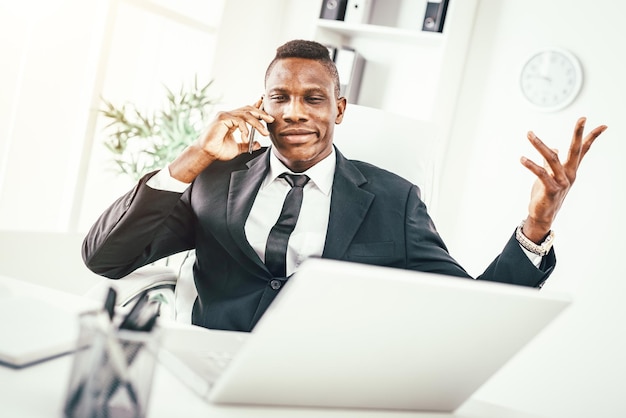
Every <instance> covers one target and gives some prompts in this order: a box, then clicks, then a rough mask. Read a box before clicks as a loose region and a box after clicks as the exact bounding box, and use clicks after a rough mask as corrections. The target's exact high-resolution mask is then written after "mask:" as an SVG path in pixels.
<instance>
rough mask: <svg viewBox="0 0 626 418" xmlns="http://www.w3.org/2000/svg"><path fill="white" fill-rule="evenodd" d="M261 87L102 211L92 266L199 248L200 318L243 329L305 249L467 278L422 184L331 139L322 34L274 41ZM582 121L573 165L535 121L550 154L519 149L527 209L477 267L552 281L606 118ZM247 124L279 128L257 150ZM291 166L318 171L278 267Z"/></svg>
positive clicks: (502, 275) (195, 317)
mask: <svg viewBox="0 0 626 418" xmlns="http://www.w3.org/2000/svg"><path fill="white" fill-rule="evenodd" d="M265 88H266V90H265V94H264V97H263V98H262V99H261V100H259V101H258V102H256V103H255V104H254V105H253V106H245V107H242V108H239V109H235V110H233V111H230V112H221V113H219V114H218V115H217V116H216V118H215V120H214V121H213V122H211V123H210V124H209V126H208V127H207V129H206V131H205V133H203V135H202V136H201V137H200V138H199V139H198V140H197V141H196V142H195V143H194V144H192V145H190V146H189V147H187V148H186V149H185V150H184V151H183V153H182V154H181V155H180V156H179V157H178V158H176V159H175V160H174V161H173V162H172V163H171V164H170V165H169V166H168V167H167V168H165V169H163V170H161V171H159V172H157V173H152V174H149V175H147V176H146V177H145V178H143V179H142V180H140V182H139V184H138V185H137V186H136V187H135V188H134V189H133V190H132V191H130V192H129V193H127V194H126V195H124V196H122V197H121V198H120V199H118V200H117V201H116V202H115V203H114V204H113V205H112V206H111V207H109V208H108V209H107V210H106V211H105V212H104V213H103V214H102V215H101V217H100V218H99V219H98V221H97V222H96V223H95V224H94V226H93V227H92V229H91V230H90V232H89V233H88V235H87V237H86V238H85V241H84V245H83V258H84V260H85V263H86V264H87V266H88V267H89V268H90V269H92V270H93V271H94V272H96V273H98V274H101V275H104V276H107V277H110V278H120V277H123V276H125V275H127V274H129V273H131V272H132V271H134V270H135V269H137V268H138V267H140V266H143V265H145V264H148V263H150V262H153V261H155V260H158V259H160V258H163V257H166V256H168V255H171V254H174V253H177V252H180V251H184V250H187V249H195V250H196V263H195V265H194V281H195V284H196V288H197V290H198V298H197V300H196V303H195V304H194V309H193V314H192V322H193V323H195V324H198V325H202V326H205V327H208V328H216V329H228V330H239V331H249V330H251V329H252V328H253V327H254V325H255V324H256V322H257V321H258V320H259V318H260V317H261V315H262V314H263V312H265V310H266V309H267V307H268V306H269V304H270V303H271V301H272V300H273V299H274V297H275V296H276V294H277V292H278V291H279V290H280V289H281V287H282V286H283V284H284V283H285V281H286V280H287V278H288V277H289V276H290V275H291V274H293V272H294V271H296V270H297V268H298V265H299V264H300V263H301V262H302V261H303V260H304V259H306V258H308V257H324V258H332V259H338V260H347V261H354V262H360V263H368V264H376V265H382V266H389V267H397V268H403V269H412V270H420V271H430V272H436V273H442V274H448V275H454V276H461V277H470V276H469V275H468V274H467V273H466V272H465V270H464V269H463V268H462V267H461V266H460V265H459V264H458V263H457V262H456V261H455V260H454V259H453V258H452V257H451V256H450V255H449V254H448V251H447V249H446V247H445V245H444V243H443V241H442V239H441V238H440V236H439V234H438V233H437V231H436V229H435V226H434V225H433V222H432V221H431V219H430V217H429V215H428V213H427V210H426V207H425V205H424V204H423V202H422V201H421V199H420V192H419V189H418V187H416V186H415V185H413V184H411V183H409V182H408V181H406V180H404V179H402V178H400V177H398V176H396V175H394V174H392V173H389V172H387V171H385V170H381V169H379V168H377V167H374V166H372V165H370V164H367V163H364V162H358V161H350V160H348V159H346V158H345V157H344V156H343V155H342V154H341V153H340V152H339V150H338V149H337V148H335V147H334V145H333V131H334V126H335V124H339V123H341V121H342V118H343V114H344V111H345V109H346V99H345V98H342V97H339V77H338V75H337V70H336V68H335V65H334V63H333V62H332V60H331V59H330V58H329V55H328V50H327V48H326V47H325V46H323V45H320V44H318V43H315V42H311V41H301V40H297V41H291V42H288V43H286V44H285V45H283V46H281V47H280V48H278V50H277V54H276V57H275V58H274V60H273V61H272V62H271V63H270V65H269V67H268V69H267V72H266V76H265ZM262 121H264V122H266V123H267V128H266V127H265V126H264V124H263V123H261V122H262ZM584 123H585V119H584V118H581V119H579V120H578V122H577V123H576V127H575V132H574V137H573V140H572V143H571V147H570V150H569V155H568V158H567V161H565V162H564V163H561V162H560V161H559V159H558V157H557V155H556V153H555V152H554V151H552V150H551V149H550V148H549V147H547V146H546V145H544V144H543V142H541V141H540V140H539V139H538V138H537V137H536V136H535V135H534V134H532V133H529V135H528V139H529V140H530V142H531V143H532V144H533V145H534V147H535V148H536V149H537V150H538V151H539V152H540V153H541V155H543V157H544V158H545V159H546V161H547V164H546V166H545V168H544V167H541V166H539V165H537V164H535V163H533V162H532V161H530V160H528V159H526V158H522V164H523V165H524V166H526V167H527V168H528V169H529V170H530V171H532V172H533V173H535V174H536V176H537V181H536V183H535V185H534V187H533V190H532V194H531V202H530V205H529V214H528V217H527V219H526V220H525V222H524V223H523V224H522V225H520V226H519V227H518V228H517V230H516V233H514V234H513V235H512V237H511V239H510V240H509V242H508V243H507V244H506V245H505V248H504V250H503V251H502V253H501V254H500V255H499V256H498V257H497V258H496V259H495V260H494V261H493V263H492V264H491V265H490V266H489V267H488V268H487V270H486V271H485V272H484V273H483V274H482V275H481V276H479V277H478V278H479V279H483V280H492V281H500V282H506V283H512V284H517V285H524V286H534V287H540V286H541V285H542V284H543V283H544V281H545V280H546V279H547V277H548V276H549V274H550V273H551V271H552V269H553V267H554V265H555V263H556V258H555V256H554V250H553V249H552V248H551V244H552V233H551V225H552V222H553V220H554V217H555V216H556V213H557V211H558V209H559V208H560V206H561V204H562V202H563V199H564V198H565V195H566V194H567V192H568V190H569V188H570V187H571V185H572V183H573V181H574V179H575V176H576V172H577V170H578V166H579V163H580V161H581V160H582V158H583V156H584V155H585V154H586V152H587V151H588V150H589V147H590V146H591V144H592V143H593V141H594V140H595V139H596V137H597V136H598V135H600V134H601V133H602V132H603V131H604V130H605V129H606V126H599V127H597V128H595V129H594V130H592V131H591V132H590V133H589V134H587V135H586V136H585V137H584V138H583V130H584ZM248 126H251V127H253V128H255V129H256V130H257V131H258V132H259V133H260V134H262V135H265V136H268V135H269V137H270V139H271V142H272V146H271V147H269V148H261V146H260V144H259V143H258V142H254V143H253V144H252V148H253V149H254V152H253V153H248V152H247V151H248V145H249V144H248V143H247V140H246V139H245V138H248V134H249V130H250V128H249V127H248ZM236 131H239V132H240V134H241V136H242V138H244V139H243V140H242V141H238V140H237V139H236V138H235V133H236ZM390 152H393V151H391V150H390ZM284 172H287V173H293V174H305V175H306V176H307V177H308V182H307V183H306V184H305V185H304V186H303V189H302V190H303V191H302V195H303V202H302V206H301V207H302V209H301V210H300V212H299V216H298V215H296V217H297V223H296V225H295V229H294V230H293V232H292V233H291V236H290V237H289V241H288V243H289V244H288V247H287V253H286V256H285V254H284V253H283V259H285V257H286V261H285V263H286V265H283V266H282V270H281V269H278V270H275V269H274V267H273V264H274V262H273V261H271V262H270V260H269V259H270V258H271V259H274V258H275V255H274V254H273V253H272V254H271V255H270V246H271V247H272V248H274V247H275V245H274V244H271V245H270V244H269V242H268V240H271V238H270V237H271V235H272V234H273V233H272V230H273V228H275V227H274V224H275V223H276V222H277V219H278V218H279V215H280V214H281V208H282V206H283V200H284V199H285V196H286V195H287V194H288V193H289V192H290V190H291V186H290V184H289V183H288V181H287V179H285V178H283V177H282V176H281V174H282V173H284ZM266 248H267V250H266ZM272 251H273V250H272ZM276 271H278V273H277V272H276ZM320 306H323V301H320Z"/></svg>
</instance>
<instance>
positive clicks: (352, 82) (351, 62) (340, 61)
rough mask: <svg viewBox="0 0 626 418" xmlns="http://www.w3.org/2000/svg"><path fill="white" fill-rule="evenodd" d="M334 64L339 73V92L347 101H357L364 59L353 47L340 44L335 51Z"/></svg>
mask: <svg viewBox="0 0 626 418" xmlns="http://www.w3.org/2000/svg"><path fill="white" fill-rule="evenodd" d="M335 65H336V66H337V72H338V73H339V94H340V95H341V96H344V97H345V98H346V99H347V100H348V103H357V101H358V99H359V90H360V88H361V78H362V75H363V68H364V67H365V59H364V58H363V56H362V55H361V54H359V53H358V52H357V51H356V50H355V49H354V48H350V47H347V46H342V47H341V48H337V51H336V53H335Z"/></svg>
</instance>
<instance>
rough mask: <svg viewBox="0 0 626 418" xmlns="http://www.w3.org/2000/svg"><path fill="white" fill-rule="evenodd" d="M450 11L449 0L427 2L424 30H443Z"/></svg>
mask: <svg viewBox="0 0 626 418" xmlns="http://www.w3.org/2000/svg"><path fill="white" fill-rule="evenodd" d="M447 11H448V0H432V1H428V3H426V13H425V14H424V24H423V26H422V30H423V31H426V32H443V23H444V21H445V20H446V12H447Z"/></svg>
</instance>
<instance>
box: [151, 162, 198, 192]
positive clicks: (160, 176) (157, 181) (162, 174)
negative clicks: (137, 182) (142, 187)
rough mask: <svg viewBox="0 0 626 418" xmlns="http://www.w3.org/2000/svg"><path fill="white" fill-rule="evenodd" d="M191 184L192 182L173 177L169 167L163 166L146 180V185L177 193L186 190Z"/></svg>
mask: <svg viewBox="0 0 626 418" xmlns="http://www.w3.org/2000/svg"><path fill="white" fill-rule="evenodd" d="M190 184H191V183H184V182H182V181H180V180H176V179H175V178H174V177H172V176H171V175H170V169H169V167H165V168H162V169H161V170H159V172H158V173H156V174H155V175H154V176H152V177H150V179H149V180H148V181H147V182H146V185H147V186H148V187H150V188H152V189H156V190H163V191H166V192H176V193H182V192H184V191H185V190H187V188H188V187H189V185H190Z"/></svg>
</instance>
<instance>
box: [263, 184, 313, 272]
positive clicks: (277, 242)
mask: <svg viewBox="0 0 626 418" xmlns="http://www.w3.org/2000/svg"><path fill="white" fill-rule="evenodd" d="M280 177H281V178H284V179H285V180H287V183H289V185H290V186H291V190H289V193H287V197H286V198H285V203H283V209H282V211H281V212H280V216H279V217H278V221H276V224H275V225H274V226H273V227H272V230H271V231H270V235H269V237H267V245H266V247H265V265H266V266H267V268H268V270H269V271H270V272H271V273H272V275H273V276H274V277H285V276H287V243H288V242H289V236H290V235H291V233H292V232H293V229H294V228H295V227H296V221H297V220H298V215H299V214H300V207H301V206H302V195H303V189H302V188H303V187H304V185H305V184H306V183H307V182H308V181H309V178H308V177H307V176H305V175H297V174H287V173H283V174H281V175H280Z"/></svg>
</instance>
